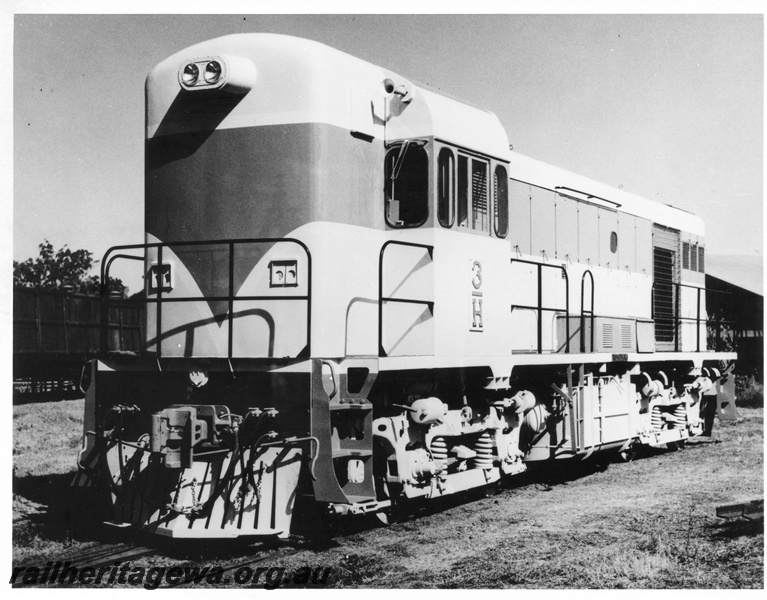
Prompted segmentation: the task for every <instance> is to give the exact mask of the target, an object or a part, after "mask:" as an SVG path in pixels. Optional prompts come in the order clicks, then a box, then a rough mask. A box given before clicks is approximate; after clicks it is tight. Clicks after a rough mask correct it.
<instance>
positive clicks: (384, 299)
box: [378, 240, 434, 358]
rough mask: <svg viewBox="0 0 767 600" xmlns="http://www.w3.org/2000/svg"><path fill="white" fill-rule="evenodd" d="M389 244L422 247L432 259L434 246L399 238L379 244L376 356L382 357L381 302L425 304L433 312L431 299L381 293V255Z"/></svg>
mask: <svg viewBox="0 0 767 600" xmlns="http://www.w3.org/2000/svg"><path fill="white" fill-rule="evenodd" d="M389 246H408V247H412V248H423V249H424V250H426V251H427V252H428V253H429V258H430V259H431V260H432V261H433V260H434V246H429V245H427V244H418V243H415V242H403V241H401V240H387V241H386V242H384V244H383V246H381V251H380V252H379V254H378V356H379V357H381V358H383V357H385V356H386V352H385V351H384V348H383V303H384V302H401V303H403V304H425V305H426V306H428V307H429V310H430V311H432V313H433V312H434V301H433V300H414V299H411V298H393V297H391V296H384V295H383V257H384V251H385V250H386V248H388V247H389Z"/></svg>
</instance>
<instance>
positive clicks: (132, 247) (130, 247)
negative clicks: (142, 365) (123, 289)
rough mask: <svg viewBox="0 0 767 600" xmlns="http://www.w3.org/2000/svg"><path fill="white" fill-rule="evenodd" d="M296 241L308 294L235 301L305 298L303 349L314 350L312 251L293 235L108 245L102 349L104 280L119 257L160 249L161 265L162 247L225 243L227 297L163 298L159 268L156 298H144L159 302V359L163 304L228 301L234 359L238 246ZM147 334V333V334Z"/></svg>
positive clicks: (104, 262)
mask: <svg viewBox="0 0 767 600" xmlns="http://www.w3.org/2000/svg"><path fill="white" fill-rule="evenodd" d="M277 243H279V244H285V243H288V244H295V245H297V246H298V247H300V248H301V249H302V250H303V251H304V253H305V254H306V261H307V292H306V294H305V295H300V296H299V295H257V296H237V297H236V300H237V301H238V302H240V301H264V300H271V301H273V300H285V301H305V302H306V346H305V350H304V352H307V353H310V352H311V315H312V300H311V290H312V255H311V252H310V251H309V248H308V247H307V246H306V245H305V244H304V243H303V242H301V241H300V240H297V239H294V238H242V239H234V240H195V241H187V242H153V243H146V244H127V245H121V246H112V247H111V248H109V249H108V250H107V251H106V253H105V254H104V258H103V260H102V261H101V281H102V288H101V296H102V300H106V301H104V302H102V306H101V321H102V328H101V349H102V352H104V351H107V350H108V339H107V337H106V336H107V333H106V331H105V328H104V327H103V325H104V323H105V322H106V321H107V319H108V311H109V307H110V301H111V299H110V298H109V290H108V287H107V284H106V283H105V282H108V281H109V269H110V268H111V266H112V263H113V262H114V261H115V260H116V259H118V258H122V259H128V260H139V261H145V260H146V252H147V251H148V250H150V249H155V250H157V265H158V268H160V267H162V266H163V265H164V263H163V248H169V249H175V248H184V247H195V246H222V247H226V248H227V249H228V269H227V277H228V287H227V294H226V295H225V296H205V297H199V296H195V297H190V296H186V297H175V296H174V297H173V298H171V299H165V298H164V297H163V288H164V287H165V286H164V285H162V284H161V281H160V278H161V277H162V273H161V272H160V271H159V270H158V272H157V273H155V274H154V275H155V276H156V277H157V278H158V281H157V284H158V285H157V288H156V297H155V298H149V297H147V298H144V299H143V300H142V301H143V302H144V303H145V304H147V305H149V304H155V305H156V311H157V315H156V319H155V324H156V332H155V333H156V338H155V339H156V344H157V351H156V355H157V358H160V357H161V356H162V344H161V340H162V310H163V303H167V302H211V301H225V302H227V306H228V311H227V315H226V320H227V332H228V339H227V358H229V359H231V358H232V357H233V331H234V301H235V290H234V272H235V269H234V263H235V252H234V249H235V246H243V245H246V244H277ZM136 250H143V251H144V255H142V256H136V255H135V254H116V253H117V252H123V251H136ZM147 337H148V336H147Z"/></svg>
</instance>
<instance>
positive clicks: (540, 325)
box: [509, 258, 570, 354]
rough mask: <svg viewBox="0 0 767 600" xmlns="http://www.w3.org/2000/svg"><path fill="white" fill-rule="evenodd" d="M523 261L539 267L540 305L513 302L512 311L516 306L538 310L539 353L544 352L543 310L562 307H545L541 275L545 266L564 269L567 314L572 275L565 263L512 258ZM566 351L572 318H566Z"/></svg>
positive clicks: (568, 349)
mask: <svg viewBox="0 0 767 600" xmlns="http://www.w3.org/2000/svg"><path fill="white" fill-rule="evenodd" d="M515 262H517V263H522V264H526V265H535V266H536V267H538V305H537V306H526V305H523V304H512V305H511V312H514V309H515V308H521V309H523V310H536V311H538V331H537V334H538V354H543V312H544V311H548V312H561V311H562V308H561V307H544V306H543V282H542V281H541V275H542V274H543V268H544V267H548V268H551V269H558V270H560V271H562V274H563V275H564V277H565V308H564V311H565V315H569V314H570V277H569V276H568V275H567V268H565V266H564V265H550V264H547V263H540V262H536V261H533V260H525V259H522V258H512V259H511V262H510V263H509V264H511V263H515ZM565 340H566V341H565V352H570V319H569V318H566V319H565Z"/></svg>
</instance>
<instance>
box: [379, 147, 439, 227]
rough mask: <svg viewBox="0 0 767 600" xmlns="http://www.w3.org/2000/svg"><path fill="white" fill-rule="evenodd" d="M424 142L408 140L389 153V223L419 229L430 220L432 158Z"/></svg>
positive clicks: (387, 204)
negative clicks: (428, 218) (430, 160)
mask: <svg viewBox="0 0 767 600" xmlns="http://www.w3.org/2000/svg"><path fill="white" fill-rule="evenodd" d="M425 144H426V142H425V141H423V140H406V141H405V142H402V143H397V144H394V145H392V146H391V147H390V148H389V150H388V151H387V152H386V161H385V169H384V173H385V182H384V186H385V189H384V191H385V195H386V223H387V224H388V225H389V226H390V227H418V226H419V225H423V223H424V222H426V219H427V217H428V216H429V156H428V153H427V152H426V149H425V148H424V146H425Z"/></svg>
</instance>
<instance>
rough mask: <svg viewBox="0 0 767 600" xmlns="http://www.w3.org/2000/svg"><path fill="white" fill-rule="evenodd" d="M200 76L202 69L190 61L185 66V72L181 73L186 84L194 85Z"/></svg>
mask: <svg viewBox="0 0 767 600" xmlns="http://www.w3.org/2000/svg"><path fill="white" fill-rule="evenodd" d="M199 78H200V69H198V68H197V65H196V64H194V63H189V64H188V65H187V66H185V67H184V72H183V73H182V74H181V80H182V81H183V82H184V85H194V84H195V83H197V80H198V79H199Z"/></svg>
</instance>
